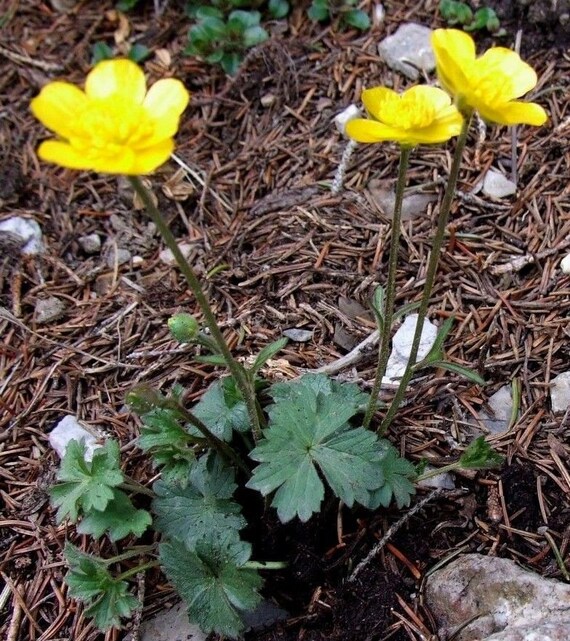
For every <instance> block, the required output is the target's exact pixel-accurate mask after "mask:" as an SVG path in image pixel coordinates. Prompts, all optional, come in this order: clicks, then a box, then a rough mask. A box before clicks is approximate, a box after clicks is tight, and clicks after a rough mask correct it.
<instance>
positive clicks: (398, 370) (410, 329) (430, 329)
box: [382, 314, 438, 386]
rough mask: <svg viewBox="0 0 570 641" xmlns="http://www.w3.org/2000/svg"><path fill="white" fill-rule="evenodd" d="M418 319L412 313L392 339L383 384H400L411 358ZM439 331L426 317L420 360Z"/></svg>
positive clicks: (426, 353)
mask: <svg viewBox="0 0 570 641" xmlns="http://www.w3.org/2000/svg"><path fill="white" fill-rule="evenodd" d="M417 321H418V315H417V314H410V315H409V316H407V317H406V320H405V321H404V322H403V323H402V325H401V326H400V328H399V329H398V331H397V332H396V333H395V334H394V338H393V339H392V353H391V354H390V358H389V359H388V365H387V366H386V374H385V376H384V378H383V379H382V383H383V384H385V385H390V386H391V385H398V384H399V382H400V379H401V378H402V375H403V374H404V371H405V370H406V365H407V364H408V360H409V358H410V352H411V350H412V342H413V339H414V332H415V331H416V324H417ZM437 332H438V327H437V326H436V325H434V324H433V323H431V322H430V321H429V320H428V319H427V318H426V319H425V321H424V326H423V328H422V337H421V339H420V347H419V350H418V357H417V361H418V362H419V361H421V360H422V359H424V358H425V357H426V356H427V355H428V353H429V351H430V349H431V348H432V347H433V344H434V342H435V339H436V337H437Z"/></svg>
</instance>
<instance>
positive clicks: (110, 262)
mask: <svg viewBox="0 0 570 641" xmlns="http://www.w3.org/2000/svg"><path fill="white" fill-rule="evenodd" d="M131 257H132V254H131V252H130V251H129V250H128V249H123V248H121V247H117V248H113V249H112V250H111V251H110V252H109V254H108V255H107V261H106V262H107V266H108V267H114V266H115V263H116V264H117V265H124V264H125V263H128V262H129V261H130V260H131Z"/></svg>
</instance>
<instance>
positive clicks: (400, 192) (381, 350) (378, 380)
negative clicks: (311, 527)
mask: <svg viewBox="0 0 570 641" xmlns="http://www.w3.org/2000/svg"><path fill="white" fill-rule="evenodd" d="M411 152H412V148H411V147H404V146H402V148H401V150H400V165H399V168H398V182H397V183H396V201H395V203H394V216H393V219H392V237H391V239H390V256H389V259H388V278H387V281H386V303H385V308H384V313H383V321H384V322H383V325H382V328H381V337H380V345H379V347H378V363H377V365H376V375H375V377H374V386H373V387H372V392H371V396H370V401H369V402H368V407H367V408H366V414H365V415H364V422H363V426H364V427H366V428H368V427H369V426H370V422H371V421H372V417H373V416H374V412H375V411H376V407H377V405H378V394H379V393H380V388H381V386H382V378H383V377H384V374H385V373H386V365H387V364H388V356H389V353H390V334H391V332H392V317H393V316H394V301H395V299H396V271H397V267H398V250H399V247H400V229H401V226H402V202H403V201H404V190H405V188H406V173H407V170H408V164H409V160H410V153H411Z"/></svg>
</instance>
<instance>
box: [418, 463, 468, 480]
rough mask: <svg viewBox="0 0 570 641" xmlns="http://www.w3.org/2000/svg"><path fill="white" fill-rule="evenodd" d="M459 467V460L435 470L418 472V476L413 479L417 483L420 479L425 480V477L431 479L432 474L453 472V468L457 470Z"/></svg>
mask: <svg viewBox="0 0 570 641" xmlns="http://www.w3.org/2000/svg"><path fill="white" fill-rule="evenodd" d="M460 468H461V464H460V463H459V461H457V462H455V463H450V464H449V465H444V466H443V467H438V468H437V470H430V471H429V472H425V473H424V474H420V476H418V477H417V478H416V479H415V483H419V482H420V481H425V480H426V479H432V478H433V477H434V476H439V475H440V474H445V473H446V472H453V470H457V469H460Z"/></svg>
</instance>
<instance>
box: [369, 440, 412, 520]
mask: <svg viewBox="0 0 570 641" xmlns="http://www.w3.org/2000/svg"><path fill="white" fill-rule="evenodd" d="M380 443H381V446H382V447H383V450H384V451H383V455H382V458H381V460H380V461H379V464H380V466H381V469H382V474H383V476H384V484H383V485H382V487H380V488H378V489H377V490H376V491H374V492H372V494H371V497H370V502H369V503H368V505H367V507H369V508H370V509H372V510H374V509H376V508H377V507H379V506H380V505H382V506H383V507H388V506H389V505H390V503H391V502H392V499H394V500H395V501H396V505H397V506H398V508H399V509H401V508H402V507H405V506H408V505H409V504H410V499H411V496H412V495H413V494H415V487H414V484H413V483H412V480H411V479H414V478H415V477H416V474H417V473H416V469H415V467H414V466H413V465H412V463H410V461H408V460H406V459H405V458H402V457H401V456H400V455H399V454H398V452H397V450H396V448H395V447H394V446H393V445H391V444H390V443H389V442H388V441H386V440H382V441H380Z"/></svg>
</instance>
